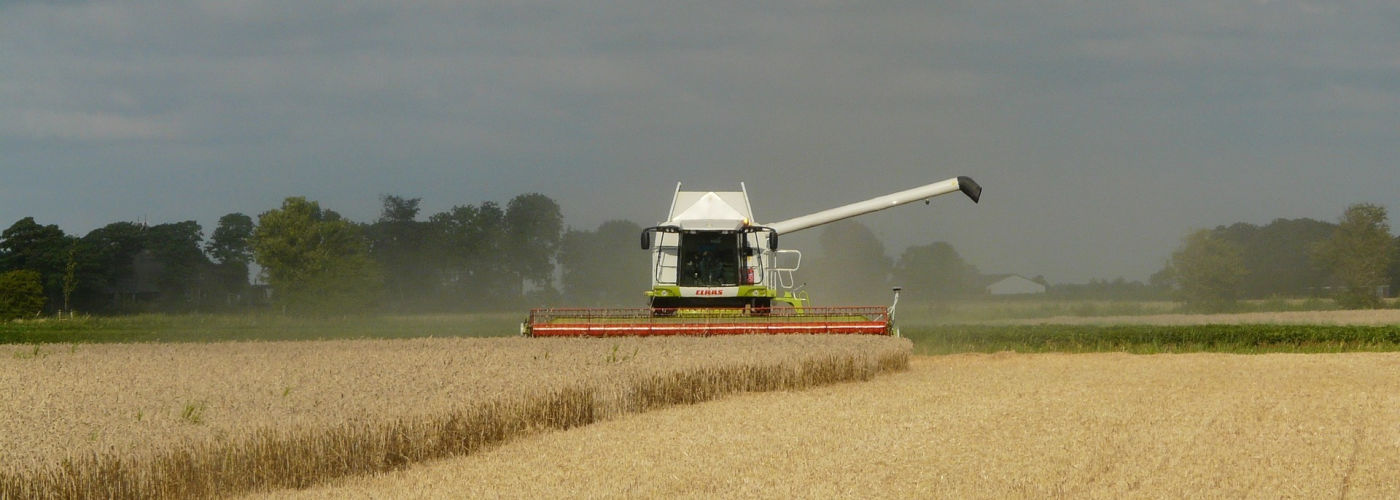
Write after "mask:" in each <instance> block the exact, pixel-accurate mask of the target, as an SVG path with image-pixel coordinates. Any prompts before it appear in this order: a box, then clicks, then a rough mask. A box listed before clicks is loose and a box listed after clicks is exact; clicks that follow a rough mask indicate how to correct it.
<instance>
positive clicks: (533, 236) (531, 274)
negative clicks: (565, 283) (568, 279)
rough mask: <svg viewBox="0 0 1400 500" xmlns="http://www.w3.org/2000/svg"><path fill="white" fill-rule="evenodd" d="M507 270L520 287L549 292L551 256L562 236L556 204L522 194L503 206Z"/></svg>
mask: <svg viewBox="0 0 1400 500" xmlns="http://www.w3.org/2000/svg"><path fill="white" fill-rule="evenodd" d="M505 227H506V238H505V242H506V248H505V251H506V254H505V257H506V259H505V263H506V265H507V268H508V269H510V270H511V272H512V273H513V274H514V275H515V277H516V279H517V280H518V281H519V283H520V284H521V285H523V284H524V283H526V282H528V283H530V284H533V285H534V286H535V288H537V289H552V288H553V285H552V284H553V282H554V255H555V253H556V252H557V251H558V249H559V239H560V238H561V237H563V233H564V216H563V214H561V213H560V211H559V204H558V203H555V202H554V200H552V199H550V198H549V197H548V196H545V195H542V194H539V193H530V194H522V195H519V196H516V197H515V198H511V200H510V202H509V203H507V204H506V212H505Z"/></svg>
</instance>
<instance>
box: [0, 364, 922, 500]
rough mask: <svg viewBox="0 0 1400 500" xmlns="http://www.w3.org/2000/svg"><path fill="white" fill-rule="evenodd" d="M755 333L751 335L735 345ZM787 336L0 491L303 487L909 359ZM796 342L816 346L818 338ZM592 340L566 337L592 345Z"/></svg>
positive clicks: (7, 481)
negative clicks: (755, 352) (752, 348)
mask: <svg viewBox="0 0 1400 500" xmlns="http://www.w3.org/2000/svg"><path fill="white" fill-rule="evenodd" d="M502 340H505V339H502ZM656 340H657V342H656V343H652V344H648V345H650V346H653V347H656V349H654V350H660V351H664V350H665V349H666V348H667V347H668V346H671V347H675V346H677V345H679V347H682V348H688V347H691V346H695V345H703V344H698V343H697V342H695V341H681V342H677V341H676V340H671V339H656ZM759 340H762V339H750V340H749V341H747V342H749V343H748V344H742V345H741V347H742V346H743V345H753V344H752V343H753V342H755V341H759ZM786 340H787V339H785V338H781V337H772V338H769V339H766V340H762V341H766V342H772V344H771V346H773V349H774V350H773V351H772V352H771V353H769V354H770V355H767V356H759V357H753V358H748V359H744V360H740V361H725V359H724V358H723V357H722V356H723V355H724V354H725V353H724V352H723V351H716V354H719V355H721V357H720V358H718V359H709V360H706V359H705V358H706V353H698V354H694V353H692V357H698V358H700V362H695V360H693V359H692V360H690V361H688V362H675V363H665V362H664V361H661V362H658V363H657V364H656V365H655V367H654V368H649V369H644V370H638V371H634V372H624V373H623V374H622V375H623V376H622V378H621V379H620V380H619V379H618V378H617V376H615V375H614V376H604V377H593V378H585V379H584V380H583V381H581V382H577V383H573V384H566V385H562V386H558V387H552V388H551V387H532V384H530V383H529V382H528V380H527V381H526V382H524V383H522V384H521V390H520V391H518V392H516V393H512V394H509V395H507V396H504V397H497V398H490V399H487V400H483V401H480V402H477V403H474V404H469V405H465V406H460V407H458V408H455V409H452V410H449V411H442V412H438V413H433V414H427V415H418V416H408V417H395V418H388V419H378V420H367V421H360V422H348V421H347V422H342V423H339V424H335V425H328V426H319V427H304V428H292V429H282V428H279V427H276V426H271V427H262V428H259V429H257V430H256V431H255V432H252V433H249V434H246V435H243V436H242V437H238V436H235V437H232V438H229V439H216V440H202V441H185V442H179V443H176V444H175V445H173V446H169V447H167V448H166V449H163V450H161V451H158V452H156V453H153V454H147V455H141V454H129V453H125V452H123V451H120V450H113V451H107V452H100V453H93V454H90V455H87V456H81V457H77V458H67V459H63V460H61V461H60V462H58V463H47V464H45V463H37V464H36V463H29V464H24V465H20V466H11V467H4V466H0V498H200V497H211V496H216V495H227V494H234V493H240V492H253V491H258V490H263V489H271V488H287V487H291V488H300V487H305V486H308V485H312V484H316V483H321V482H324V481H326V480H328V479H332V478H336V477H341V476H345V475H349V474H361V473H367V472H377V471H386V470H392V469H396V468H399V467H403V466H405V465H407V464H411V463H416V462H421V461H424V460H429V459H434V458H440V457H445V456H450V455H460V454H464V453H471V452H473V451H476V450H480V449H482V448H483V447H488V446H492V445H494V444H497V443H500V442H503V441H506V440H509V439H511V438H514V437H517V436H521V435H524V434H529V433H532V432H538V431H540V430H547V429H564V428H569V427H574V426H579V425H586V424H589V423H591V422H595V421H597V420H600V419H604V418H609V417H612V416H615V415H619V414H625V413H630V412H638V411H645V410H648V409H652V408H658V407H664V406H669V405H675V404H687V403H695V402H699V401H707V400H710V399H714V398H717V397H721V396H724V395H726V394H731V393H735V392H742V391H771V390H786V389H800V388H804V387H810V386H815V385H821V384H829V383H833V382H840V381H850V380H865V379H869V378H871V377H873V376H874V375H876V374H878V373H881V372H885V371H891V370H901V369H904V368H906V367H907V366H908V361H909V347H910V346H909V343H908V342H907V341H904V340H901V339H890V338H881V339H878V340H876V341H875V342H870V341H868V340H863V341H862V342H865V343H861V344H859V345H860V346H864V347H866V348H871V349H859V348H857V349H852V347H856V346H857V344H855V343H852V340H851V339H842V338H833V339H832V340H831V342H830V344H831V345H832V346H834V347H833V348H829V349H815V350H812V349H804V348H802V347H803V345H801V344H787V345H788V346H790V347H784V344H783V342H785V341H786ZM871 340H874V339H871ZM803 342H805V343H806V347H812V346H813V345H815V344H813V342H818V343H819V342H821V341H820V340H816V341H813V340H812V339H806V340H804V341H803ZM595 344H597V343H596V342H576V343H573V344H567V345H569V346H574V347H575V348H576V349H585V350H589V351H590V352H591V350H593V349H596V345H595ZM554 345H555V346H558V345H563V344H554ZM818 347H819V346H818ZM555 359H556V360H557V359H566V360H567V359H568V358H567V357H566V356H562V355H561V356H557V357H556V358H555ZM575 359H587V358H586V357H576V358H575ZM679 361H685V360H679ZM592 366H595V367H611V366H613V364H611V363H598V364H596V365H592ZM579 368H581V367H579V366H572V367H570V368H569V369H575V370H576V369H579ZM582 368H583V369H584V370H585V371H586V370H602V369H603V368H587V367H582ZM531 369H538V367H522V368H520V369H519V371H520V373H519V374H518V375H520V376H522V377H529V373H526V372H527V371H529V370H531ZM353 389H354V388H348V387H347V388H345V390H353ZM404 390H414V388H412V387H408V388H404Z"/></svg>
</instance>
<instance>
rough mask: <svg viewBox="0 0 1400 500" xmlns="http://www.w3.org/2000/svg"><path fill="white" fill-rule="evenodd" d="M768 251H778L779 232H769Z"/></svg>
mask: <svg viewBox="0 0 1400 500" xmlns="http://www.w3.org/2000/svg"><path fill="white" fill-rule="evenodd" d="M768 249H769V250H772V251H774V252H776V251H778V232H777V231H769V232H768Z"/></svg>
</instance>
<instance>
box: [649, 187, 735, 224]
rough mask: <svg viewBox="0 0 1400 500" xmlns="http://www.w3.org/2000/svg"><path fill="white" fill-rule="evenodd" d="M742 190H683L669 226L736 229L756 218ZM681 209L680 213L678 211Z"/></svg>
mask: <svg viewBox="0 0 1400 500" xmlns="http://www.w3.org/2000/svg"><path fill="white" fill-rule="evenodd" d="M747 198H748V197H747V196H744V193H743V192H741V191H721V192H715V191H709V192H697V191H681V192H677V193H676V200H675V203H674V205H673V206H672V207H671V220H669V221H666V223H665V224H662V225H667V226H677V227H679V228H681V229H682V230H712V231H714V230H719V231H735V230H739V229H743V227H744V224H746V223H747V222H749V221H751V220H753V213H752V212H750V211H749V201H748V199H747ZM677 210H679V213H678V212H677Z"/></svg>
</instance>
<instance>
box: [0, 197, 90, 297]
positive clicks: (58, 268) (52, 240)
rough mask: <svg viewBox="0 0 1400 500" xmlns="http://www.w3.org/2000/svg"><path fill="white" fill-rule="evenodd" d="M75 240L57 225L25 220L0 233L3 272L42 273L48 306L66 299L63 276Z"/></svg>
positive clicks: (40, 275) (30, 218)
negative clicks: (64, 297)
mask: <svg viewBox="0 0 1400 500" xmlns="http://www.w3.org/2000/svg"><path fill="white" fill-rule="evenodd" d="M72 246H73V238H72V237H70V236H68V235H66V234H64V233H63V231H62V230H60V229H59V228H58V226H55V225H52V224H50V225H47V226H45V225H40V224H39V223H37V222H35V221H34V218H33V217H25V218H23V219H20V220H19V221H17V222H15V223H14V224H13V225H11V226H10V227H9V228H8V229H5V231H4V232H3V233H0V271H14V270H21V269H28V270H31V271H35V272H38V273H39V279H40V283H41V285H42V286H43V289H44V296H45V298H46V303H48V304H56V303H59V302H60V300H61V299H62V297H63V274H64V271H65V268H66V266H67V263H68V251H69V250H70V249H71V248H72Z"/></svg>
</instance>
